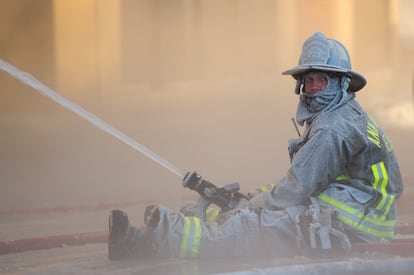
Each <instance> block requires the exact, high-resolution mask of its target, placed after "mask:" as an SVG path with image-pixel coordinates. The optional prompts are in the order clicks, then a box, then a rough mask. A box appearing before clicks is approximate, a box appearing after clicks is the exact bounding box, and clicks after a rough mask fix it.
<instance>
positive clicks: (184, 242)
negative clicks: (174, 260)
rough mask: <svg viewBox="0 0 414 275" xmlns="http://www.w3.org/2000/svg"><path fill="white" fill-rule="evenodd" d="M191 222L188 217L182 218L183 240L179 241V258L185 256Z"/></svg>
mask: <svg viewBox="0 0 414 275" xmlns="http://www.w3.org/2000/svg"><path fill="white" fill-rule="evenodd" d="M190 227H191V220H190V218H189V217H184V230H183V238H182V239H181V247H180V257H184V256H185V252H186V251H187V246H188V238H189V237H190Z"/></svg>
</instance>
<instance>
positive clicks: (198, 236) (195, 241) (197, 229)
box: [191, 217, 201, 257]
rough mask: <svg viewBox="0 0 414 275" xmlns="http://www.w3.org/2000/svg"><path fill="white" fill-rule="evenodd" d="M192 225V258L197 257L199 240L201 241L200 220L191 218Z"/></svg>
mask: <svg viewBox="0 0 414 275" xmlns="http://www.w3.org/2000/svg"><path fill="white" fill-rule="evenodd" d="M193 219H194V224H195V232H194V239H193V248H192V249H191V254H192V256H193V257H197V256H198V248H199V246H200V239H201V226H200V219H199V218H196V217H193Z"/></svg>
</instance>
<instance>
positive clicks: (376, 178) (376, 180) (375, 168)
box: [371, 164, 380, 189]
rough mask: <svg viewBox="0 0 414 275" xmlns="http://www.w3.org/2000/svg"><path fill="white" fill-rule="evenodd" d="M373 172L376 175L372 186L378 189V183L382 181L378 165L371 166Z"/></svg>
mask: <svg viewBox="0 0 414 275" xmlns="http://www.w3.org/2000/svg"><path fill="white" fill-rule="evenodd" d="M371 170H372V174H373V175H374V182H373V183H372V187H373V188H374V189H377V186H378V183H379V181H380V176H379V174H378V169H377V165H376V164H374V165H372V166H371Z"/></svg>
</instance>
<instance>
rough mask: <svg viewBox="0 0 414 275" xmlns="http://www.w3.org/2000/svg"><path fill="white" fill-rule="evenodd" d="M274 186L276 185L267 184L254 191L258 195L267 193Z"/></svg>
mask: <svg viewBox="0 0 414 275" xmlns="http://www.w3.org/2000/svg"><path fill="white" fill-rule="evenodd" d="M275 185H276V183H269V184H267V185H264V186H262V187H260V188H258V189H256V190H257V191H258V192H259V193H262V192H267V191H268V190H270V189H272V188H273V187H274V186H275Z"/></svg>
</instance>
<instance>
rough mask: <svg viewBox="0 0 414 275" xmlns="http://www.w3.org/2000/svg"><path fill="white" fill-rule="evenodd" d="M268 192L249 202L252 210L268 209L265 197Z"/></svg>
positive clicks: (256, 196)
mask: <svg viewBox="0 0 414 275" xmlns="http://www.w3.org/2000/svg"><path fill="white" fill-rule="evenodd" d="M265 194H266V192H263V193H259V194H257V195H255V196H254V197H253V198H251V199H250V200H249V206H248V207H249V208H252V209H266V208H267V207H266V200H265V197H264V195H265Z"/></svg>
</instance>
